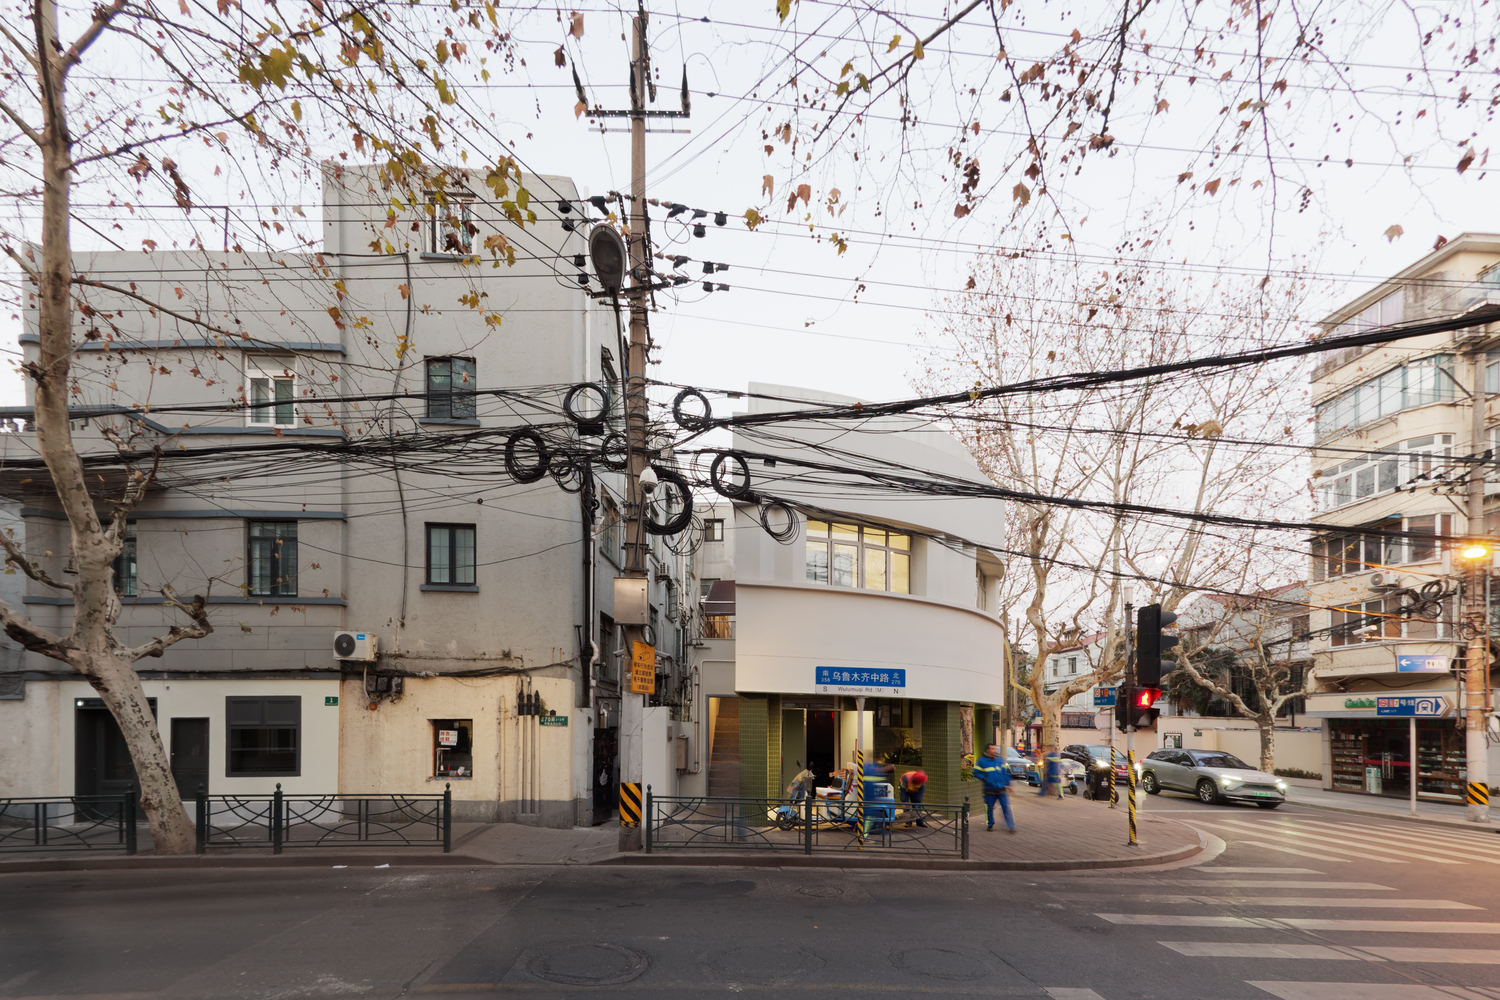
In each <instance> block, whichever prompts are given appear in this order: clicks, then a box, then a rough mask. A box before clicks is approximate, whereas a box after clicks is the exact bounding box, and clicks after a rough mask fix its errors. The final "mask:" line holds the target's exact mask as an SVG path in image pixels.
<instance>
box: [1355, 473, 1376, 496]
mask: <svg viewBox="0 0 1500 1000" xmlns="http://www.w3.org/2000/svg"><path fill="white" fill-rule="evenodd" d="M1374 492H1375V466H1373V465H1367V466H1365V467H1364V468H1363V469H1360V470H1359V471H1358V472H1356V473H1355V474H1354V495H1355V496H1356V497H1367V496H1371V495H1372V494H1374Z"/></svg>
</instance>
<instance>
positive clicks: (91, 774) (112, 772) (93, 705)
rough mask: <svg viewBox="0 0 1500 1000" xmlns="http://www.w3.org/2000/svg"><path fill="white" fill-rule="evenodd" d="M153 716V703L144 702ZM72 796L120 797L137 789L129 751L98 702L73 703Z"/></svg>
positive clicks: (153, 700)
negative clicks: (131, 788)
mask: <svg viewBox="0 0 1500 1000" xmlns="http://www.w3.org/2000/svg"><path fill="white" fill-rule="evenodd" d="M147 701H148V703H149V704H150V706H151V714H152V715H155V714H156V699H155V698H149V699H147ZM73 707H74V717H73V794H74V795H124V794H125V793H126V792H127V791H128V790H129V789H130V786H131V785H136V786H139V784H140V782H139V781H138V780H137V778H136V774H135V764H134V762H132V761H131V759H130V748H129V747H127V746H126V745H125V736H124V734H123V733H121V732H120V725H119V723H117V722H115V717H114V716H113V715H111V714H110V713H109V709H107V708H105V707H104V699H102V698H79V699H77V700H76V701H75V702H74V703H73Z"/></svg>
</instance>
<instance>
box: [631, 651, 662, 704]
mask: <svg viewBox="0 0 1500 1000" xmlns="http://www.w3.org/2000/svg"><path fill="white" fill-rule="evenodd" d="M630 693H631V694H655V693H656V647H655V646H653V645H651V644H650V643H646V642H637V643H633V644H632V646H631V653H630Z"/></svg>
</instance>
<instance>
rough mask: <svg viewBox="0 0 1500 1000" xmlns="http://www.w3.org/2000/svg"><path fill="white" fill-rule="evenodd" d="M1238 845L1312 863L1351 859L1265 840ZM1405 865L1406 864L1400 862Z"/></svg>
mask: <svg viewBox="0 0 1500 1000" xmlns="http://www.w3.org/2000/svg"><path fill="white" fill-rule="evenodd" d="M1235 843H1236V844H1244V845H1245V846H1246V847H1259V848H1261V849H1263V850H1267V851H1280V852H1281V853H1282V854H1295V855H1296V856H1297V857H1299V858H1307V859H1309V860H1312V861H1332V862H1335V863H1342V864H1348V863H1349V860H1350V859H1349V858H1335V857H1333V856H1332V855H1328V854H1309V853H1308V852H1307V851H1305V850H1303V849H1302V848H1300V847H1282V846H1281V845H1279V844H1268V843H1266V842H1265V841H1264V840H1240V839H1238V838H1236V839H1235ZM1399 863H1400V864H1405V862H1404V861H1403V862H1399Z"/></svg>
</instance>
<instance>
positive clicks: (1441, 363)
mask: <svg viewBox="0 0 1500 1000" xmlns="http://www.w3.org/2000/svg"><path fill="white" fill-rule="evenodd" d="M1452 399H1453V355H1451V354H1434V355H1432V356H1430V357H1426V358H1421V359H1418V360H1416V361H1410V362H1407V363H1406V364H1404V365H1402V366H1400V367H1397V368H1392V369H1390V370H1389V371H1386V372H1383V373H1381V374H1380V375H1377V376H1375V377H1374V378H1370V379H1366V380H1365V381H1363V382H1360V383H1359V384H1357V385H1354V386H1352V387H1350V388H1348V389H1346V390H1345V391H1343V392H1341V393H1339V394H1338V395H1337V396H1334V397H1333V398H1331V399H1327V400H1324V401H1323V402H1322V403H1319V404H1318V405H1317V407H1315V411H1316V413H1317V436H1318V437H1319V438H1324V437H1328V436H1330V435H1333V434H1337V433H1340V432H1343V431H1347V430H1349V429H1351V428H1353V427H1358V426H1360V425H1362V424H1367V423H1369V422H1370V421H1372V420H1378V419H1380V418H1381V417H1388V416H1390V415H1391V414H1393V413H1399V412H1400V411H1402V410H1409V409H1411V408H1413V407H1417V406H1428V405H1430V404H1432V403H1446V402H1449V401H1451V400H1452Z"/></svg>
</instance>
